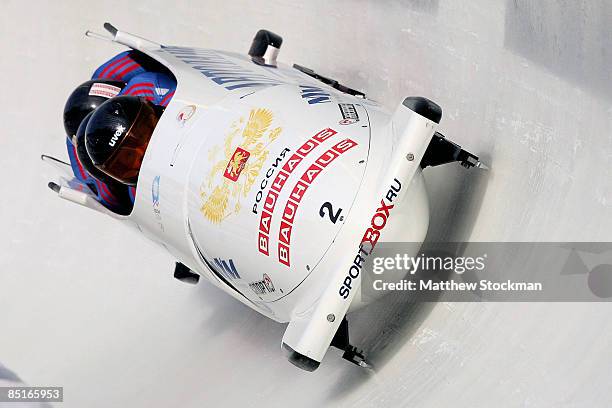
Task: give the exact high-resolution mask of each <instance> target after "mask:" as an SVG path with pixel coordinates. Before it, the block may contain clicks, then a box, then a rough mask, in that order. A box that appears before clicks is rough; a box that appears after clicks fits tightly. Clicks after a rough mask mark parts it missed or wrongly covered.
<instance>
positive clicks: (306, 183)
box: [278, 139, 357, 266]
mask: <svg viewBox="0 0 612 408" xmlns="http://www.w3.org/2000/svg"><path fill="white" fill-rule="evenodd" d="M355 146H357V142H355V141H353V140H351V139H344V140H342V141H341V142H339V143H337V144H336V145H334V146H332V147H331V148H330V149H329V150H327V151H326V152H325V153H323V154H322V155H321V156H319V158H318V159H317V160H316V161H315V163H313V164H312V165H310V167H308V168H307V169H306V171H304V173H303V174H302V177H300V179H299V180H298V181H297V183H296V184H295V186H294V187H293V190H291V194H289V198H288V199H287V203H286V204H285V209H284V211H283V216H282V220H281V224H280V228H279V231H278V261H279V262H280V263H282V264H283V265H286V266H291V259H290V254H291V232H292V230H293V221H294V219H295V215H296V213H297V210H298V208H299V206H300V203H301V201H302V199H303V198H304V195H305V194H306V191H308V188H309V187H310V186H311V185H312V183H314V181H315V180H316V178H317V177H318V176H319V175H320V174H321V173H322V172H323V171H324V170H325V169H326V168H327V165H329V164H330V163H331V162H332V161H333V160H335V159H336V158H338V157H340V155H342V154H343V153H345V152H347V151H348V150H350V149H352V148H353V147H355ZM318 162H321V163H325V166H321V165H319V164H318ZM338 215H339V214H338Z"/></svg>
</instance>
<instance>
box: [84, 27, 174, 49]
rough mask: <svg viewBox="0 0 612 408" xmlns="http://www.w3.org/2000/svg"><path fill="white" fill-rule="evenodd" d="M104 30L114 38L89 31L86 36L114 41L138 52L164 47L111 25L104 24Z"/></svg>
mask: <svg viewBox="0 0 612 408" xmlns="http://www.w3.org/2000/svg"><path fill="white" fill-rule="evenodd" d="M104 29H105V30H106V31H108V32H109V33H110V34H111V35H112V36H113V38H108V37H106V36H103V35H101V34H97V33H94V32H93V31H87V32H86V33H85V35H86V36H88V37H93V38H98V39H103V40H109V41H114V42H116V43H119V44H123V45H125V46H127V47H130V48H133V49H135V50H138V51H147V50H149V51H150V50H156V49H159V48H161V47H162V45H161V44H159V43H156V42H154V41H151V40H147V39H146V38H142V37H139V36H137V35H134V34H130V33H127V32H125V31H120V30H119V29H117V27H115V26H114V25H112V24H111V23H104Z"/></svg>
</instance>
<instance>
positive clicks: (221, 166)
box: [200, 108, 282, 224]
mask: <svg viewBox="0 0 612 408" xmlns="http://www.w3.org/2000/svg"><path fill="white" fill-rule="evenodd" d="M273 122H274V115H273V114H272V112H271V111H270V110H268V109H261V108H256V109H252V110H251V111H250V112H249V115H248V118H245V117H242V118H240V119H238V120H236V121H235V122H234V123H233V124H232V125H231V127H230V130H229V132H228V134H227V135H226V137H225V139H224V141H223V143H221V144H219V145H217V146H214V147H213V148H211V149H210V151H209V155H208V158H209V161H210V163H211V167H210V170H209V171H208V173H207V174H206V176H205V177H204V180H203V181H202V184H201V185H200V199H201V203H202V204H201V206H200V212H201V213H202V215H203V216H204V218H206V219H207V220H209V221H210V222H212V223H213V224H219V223H221V221H223V220H224V219H225V218H227V217H228V216H230V215H231V214H237V213H238V212H240V210H241V208H242V205H241V199H242V198H244V197H246V196H247V194H248V193H249V192H250V191H251V188H253V185H254V184H255V180H256V179H257V176H258V175H259V172H260V171H261V169H262V167H263V165H264V163H265V162H266V159H267V158H268V154H269V150H268V146H269V145H270V143H272V142H274V141H275V140H276V139H277V138H278V137H279V136H280V134H281V132H282V128H280V127H275V126H273ZM247 153H248V155H247Z"/></svg>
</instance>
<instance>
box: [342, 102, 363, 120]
mask: <svg viewBox="0 0 612 408" xmlns="http://www.w3.org/2000/svg"><path fill="white" fill-rule="evenodd" d="M338 107H339V108H340V113H341V114H342V120H341V121H340V122H338V123H339V124H341V125H352V124H353V123H357V122H359V114H358V113H357V109H356V108H355V105H353V104H352V103H339V104H338Z"/></svg>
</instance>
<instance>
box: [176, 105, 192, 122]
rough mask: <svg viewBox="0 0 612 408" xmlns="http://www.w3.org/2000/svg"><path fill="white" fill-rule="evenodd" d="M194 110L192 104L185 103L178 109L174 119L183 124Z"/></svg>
mask: <svg viewBox="0 0 612 408" xmlns="http://www.w3.org/2000/svg"><path fill="white" fill-rule="evenodd" d="M195 112H196V107H195V106H194V105H187V106H185V107H184V108H183V109H181V110H180V111H179V113H178V115H176V120H177V121H178V122H179V124H180V125H181V126H184V125H185V122H187V121H188V120H189V119H191V118H192V117H193V115H194V114H195Z"/></svg>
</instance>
